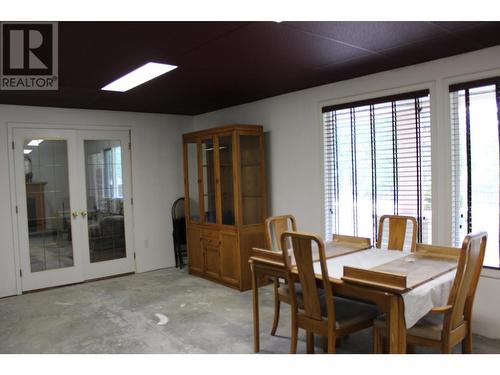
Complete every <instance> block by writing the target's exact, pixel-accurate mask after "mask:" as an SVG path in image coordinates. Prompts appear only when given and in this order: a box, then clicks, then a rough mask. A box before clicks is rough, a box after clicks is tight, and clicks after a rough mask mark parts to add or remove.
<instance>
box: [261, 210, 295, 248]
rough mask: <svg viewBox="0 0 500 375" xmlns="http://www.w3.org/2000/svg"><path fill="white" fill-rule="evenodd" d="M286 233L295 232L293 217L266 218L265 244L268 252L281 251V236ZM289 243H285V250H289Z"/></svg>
mask: <svg viewBox="0 0 500 375" xmlns="http://www.w3.org/2000/svg"><path fill="white" fill-rule="evenodd" d="M286 231H293V232H296V231H297V224H296V221H295V217H294V216H293V215H280V216H271V217H268V218H267V219H266V221H265V232H266V243H267V248H268V250H271V251H281V250H282V249H283V248H282V247H281V242H280V241H281V240H280V239H281V234H282V233H283V232H286ZM290 247H291V245H290V241H287V242H286V247H285V248H286V249H290Z"/></svg>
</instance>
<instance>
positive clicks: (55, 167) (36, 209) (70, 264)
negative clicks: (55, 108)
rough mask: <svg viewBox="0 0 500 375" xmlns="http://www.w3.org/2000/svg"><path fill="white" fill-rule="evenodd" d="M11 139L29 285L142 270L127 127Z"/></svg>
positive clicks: (18, 132) (22, 133)
mask: <svg viewBox="0 0 500 375" xmlns="http://www.w3.org/2000/svg"><path fill="white" fill-rule="evenodd" d="M12 139H13V142H14V151H13V152H14V157H13V160H14V171H15V172H14V173H15V185H16V207H17V229H18V247H19V255H20V257H19V258H20V263H21V272H22V278H21V282H22V289H23V291H26V290H32V289H40V288H47V287H51V286H57V285H64V284H70V283H76V282H81V281H84V280H89V279H95V278H100V277H106V276H111V275H116V274H121V273H127V272H133V271H135V261H134V256H133V249H132V244H133V239H132V232H133V231H132V227H131V226H132V217H131V215H132V207H131V200H130V197H131V188H130V181H131V176H130V155H129V148H128V142H129V139H128V132H126V131H99V130H97V131H84V130H63V129H28V128H14V129H13V133H12Z"/></svg>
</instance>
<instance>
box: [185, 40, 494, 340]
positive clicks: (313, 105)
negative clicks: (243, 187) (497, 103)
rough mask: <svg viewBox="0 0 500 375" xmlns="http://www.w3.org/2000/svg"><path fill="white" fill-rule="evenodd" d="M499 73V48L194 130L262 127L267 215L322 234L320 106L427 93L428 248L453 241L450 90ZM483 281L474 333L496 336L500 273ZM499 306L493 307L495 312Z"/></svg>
mask: <svg viewBox="0 0 500 375" xmlns="http://www.w3.org/2000/svg"><path fill="white" fill-rule="evenodd" d="M496 75H500V46H497V47H493V48H488V49H484V50H480V51H476V52H472V53H467V54H462V55H458V56H454V57H450V58H445V59H440V60H435V61H431V62H428V63H424V64H419V65H414V66H409V67H405V68H400V69H395V70H391V71H388V72H383V73H377V74H373V75H369V76H365V77H360V78H356V79H351V80H347V81H342V82H338V83H334V84H329V85H324V86H319V87H315V88H312V89H307V90H302V91H297V92H293V93H290V94H286V95H281V96H277V97H273V98H269V99H264V100H261V101H257V102H253V103H249V104H244V105H240V106H235V107H231V108H227V109H223V110H220V111H216V112H211V113H207V114H203V115H200V116H196V117H195V118H194V121H193V126H194V128H195V129H196V130H198V129H203V128H208V127H212V126H215V125H221V124H230V123H248V124H262V125H264V129H265V131H266V132H268V134H267V135H268V138H269V145H268V149H269V150H270V152H268V154H267V155H266V157H267V158H268V168H269V169H268V178H269V180H270V181H269V185H270V191H269V194H270V197H271V199H270V207H269V209H270V213H271V214H282V213H293V214H294V215H295V216H296V217H297V219H298V222H299V224H300V227H301V228H302V229H304V230H307V231H314V232H318V233H324V226H323V223H324V218H323V191H322V189H323V175H322V168H323V155H322V124H321V107H322V105H325V104H333V103H339V102H347V101H351V100H359V99H365V98H369V97H377V96H383V95H390V94H394V93H399V92H405V91H409V90H415V89H422V88H428V89H430V90H431V106H432V126H433V129H432V137H433V138H432V140H433V143H432V147H433V149H432V157H433V167H432V168H433V222H434V228H433V232H434V233H433V243H440V244H449V243H450V240H451V224H450V223H451V192H450V182H449V181H451V180H450V172H449V171H450V156H449V155H450V140H449V134H450V131H449V119H448V113H449V109H448V106H449V104H448V100H449V99H448V92H447V90H448V86H447V85H448V84H449V83H453V82H459V81H466V80H472V79H479V78H485V77H488V76H496ZM489 275H490V276H492V277H493V278H487V279H486V278H484V277H483V278H482V279H481V281H480V283H479V289H478V295H477V299H476V305H475V321H474V329H475V331H477V332H478V333H481V334H483V335H485V336H488V337H496V338H500V314H499V310H500V306H498V304H497V305H496V306H494V305H492V300H495V301H497V300H498V298H497V297H496V296H498V294H499V292H500V272H497V271H493V272H489ZM495 307H496V308H495Z"/></svg>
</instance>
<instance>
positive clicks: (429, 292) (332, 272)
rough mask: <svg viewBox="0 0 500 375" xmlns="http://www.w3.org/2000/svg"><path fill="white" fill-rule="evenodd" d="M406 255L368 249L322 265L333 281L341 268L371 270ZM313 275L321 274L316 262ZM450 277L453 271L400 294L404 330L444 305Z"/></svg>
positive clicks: (393, 251)
mask: <svg viewBox="0 0 500 375" xmlns="http://www.w3.org/2000/svg"><path fill="white" fill-rule="evenodd" d="M408 254H409V253H408V252H403V251H398V250H383V249H373V248H372V249H368V250H362V251H358V252H355V253H352V254H347V255H343V256H340V257H337V258H331V259H327V261H326V265H327V268H328V275H329V276H330V277H333V278H335V279H340V278H342V276H343V274H344V266H351V267H359V268H372V267H376V266H379V265H381V264H384V263H387V262H390V261H393V260H395V259H398V258H402V257H404V256H406V255H408ZM314 272H315V273H316V274H318V275H321V266H320V264H319V262H315V263H314ZM454 277H455V271H451V272H448V273H446V274H444V275H441V276H440V277H438V278H436V279H434V280H432V281H429V282H428V283H425V284H422V285H420V286H418V287H416V288H415V289H412V290H410V291H408V292H406V293H403V294H402V297H403V301H404V305H405V322H406V328H410V327H412V326H413V325H415V323H417V322H418V321H419V319H420V318H422V317H423V316H425V315H426V314H427V313H428V312H429V311H430V310H431V309H432V308H433V307H437V306H442V305H446V303H447V302H448V295H449V294H450V290H451V286H452V284H453V279H454Z"/></svg>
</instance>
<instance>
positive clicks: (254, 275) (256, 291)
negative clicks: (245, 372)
mask: <svg viewBox="0 0 500 375" xmlns="http://www.w3.org/2000/svg"><path fill="white" fill-rule="evenodd" d="M251 269H252V292H253V351H254V352H255V353H258V352H259V351H260V337H259V284H258V281H257V270H256V269H255V265H254V264H252V265H251Z"/></svg>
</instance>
